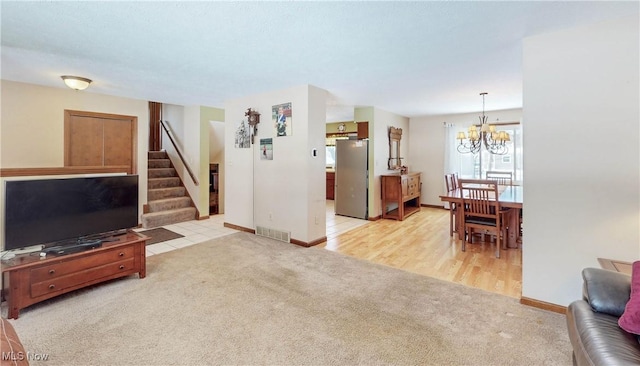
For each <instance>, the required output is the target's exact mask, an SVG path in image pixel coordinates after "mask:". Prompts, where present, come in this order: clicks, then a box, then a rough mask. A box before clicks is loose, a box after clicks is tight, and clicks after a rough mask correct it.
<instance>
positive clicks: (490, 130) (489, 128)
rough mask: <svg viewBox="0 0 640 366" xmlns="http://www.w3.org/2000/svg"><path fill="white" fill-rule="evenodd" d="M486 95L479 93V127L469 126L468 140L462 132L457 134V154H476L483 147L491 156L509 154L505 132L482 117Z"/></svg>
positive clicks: (508, 139) (507, 137)
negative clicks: (480, 96)
mask: <svg viewBox="0 0 640 366" xmlns="http://www.w3.org/2000/svg"><path fill="white" fill-rule="evenodd" d="M487 94H488V93H486V92H484V93H480V95H482V116H479V117H478V118H479V119H480V125H471V126H470V127H469V138H468V139H467V136H466V135H465V133H464V132H458V136H456V139H457V140H460V144H458V152H459V153H462V154H468V153H471V154H477V153H479V152H480V149H481V148H482V146H483V145H484V147H485V149H487V151H489V152H490V153H491V154H496V155H504V154H506V153H508V152H509V147H508V146H507V142H508V141H511V138H510V137H509V134H508V133H507V132H506V131H498V130H497V129H496V126H495V125H490V124H488V123H487V116H485V115H484V96H485V95H487Z"/></svg>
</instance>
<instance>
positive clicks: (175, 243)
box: [136, 200, 369, 257]
mask: <svg viewBox="0 0 640 366" xmlns="http://www.w3.org/2000/svg"><path fill="white" fill-rule="evenodd" d="M333 203H334V201H330V200H327V239H333V238H335V237H337V236H338V235H340V234H342V233H345V232H347V231H349V230H352V229H355V228H356V227H358V226H362V225H364V224H366V223H368V222H369V221H367V220H360V219H355V218H351V217H346V216H340V215H336V214H335V211H334V206H333ZM163 227H164V228H165V229H167V230H171V231H173V232H176V233H178V234H182V235H184V237H182V238H178V239H173V240H168V241H164V242H162V243H157V244H151V245H147V248H146V249H147V257H149V256H152V255H154V254H160V253H164V252H168V251H171V250H174V249H179V248H184V247H188V246H190V245H194V244H198V243H202V242H205V241H207V240H210V239H214V238H219V237H221V236H225V235H229V234H233V233H236V232H238V230H234V229H230V228H228V227H224V214H220V215H212V216H211V217H209V218H208V219H206V220H192V221H185V222H179V223H177V224H171V225H166V226H163ZM142 230H146V229H142V228H141V229H137V230H136V231H142Z"/></svg>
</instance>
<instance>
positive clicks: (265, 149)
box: [260, 138, 273, 160]
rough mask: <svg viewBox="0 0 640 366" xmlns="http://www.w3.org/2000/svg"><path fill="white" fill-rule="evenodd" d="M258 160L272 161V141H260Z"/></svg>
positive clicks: (269, 139)
mask: <svg viewBox="0 0 640 366" xmlns="http://www.w3.org/2000/svg"><path fill="white" fill-rule="evenodd" d="M260 160H273V139H272V138H267V139H260Z"/></svg>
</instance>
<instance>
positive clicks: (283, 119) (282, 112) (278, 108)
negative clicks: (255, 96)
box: [271, 102, 293, 136]
mask: <svg viewBox="0 0 640 366" xmlns="http://www.w3.org/2000/svg"><path fill="white" fill-rule="evenodd" d="M271 116H272V118H273V126H274V127H275V129H276V136H291V127H292V124H293V121H292V119H291V102H289V103H284V104H278V105H274V106H273V107H271Z"/></svg>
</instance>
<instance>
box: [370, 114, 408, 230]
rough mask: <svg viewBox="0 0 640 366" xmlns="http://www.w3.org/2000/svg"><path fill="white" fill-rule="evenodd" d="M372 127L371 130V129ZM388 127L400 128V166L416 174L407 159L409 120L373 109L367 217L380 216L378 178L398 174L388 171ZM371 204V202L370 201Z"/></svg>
mask: <svg viewBox="0 0 640 366" xmlns="http://www.w3.org/2000/svg"><path fill="white" fill-rule="evenodd" d="M371 127H373V129H372V128H371ZM389 127H395V128H401V129H402V139H401V140H400V157H401V158H404V159H402V164H403V165H406V166H408V167H409V171H410V172H418V170H415V169H413V166H412V160H411V159H410V157H409V155H410V154H409V150H410V145H411V142H410V139H409V136H410V135H411V133H410V128H409V118H407V117H403V116H400V115H397V114H393V113H391V112H387V111H384V110H381V109H378V108H373V120H372V121H371V122H369V131H371V130H373V136H369V143H370V144H371V143H372V144H373V146H372V147H371V148H370V150H369V151H371V149H373V155H374V156H373V175H372V178H373V179H372V180H371V183H372V184H370V185H369V197H370V198H371V199H372V200H373V205H371V204H370V205H369V216H372V217H375V216H381V215H382V202H381V199H380V197H382V186H381V183H380V176H381V175H384V174H398V173H399V171H397V170H389ZM370 202H371V201H370Z"/></svg>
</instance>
